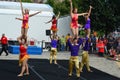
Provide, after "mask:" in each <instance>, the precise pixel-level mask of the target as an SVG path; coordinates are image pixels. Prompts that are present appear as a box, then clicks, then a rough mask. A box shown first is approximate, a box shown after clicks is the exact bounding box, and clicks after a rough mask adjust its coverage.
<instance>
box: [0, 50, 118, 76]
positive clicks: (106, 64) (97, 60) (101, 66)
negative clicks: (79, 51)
mask: <svg viewBox="0 0 120 80" xmlns="http://www.w3.org/2000/svg"><path fill="white" fill-rule="evenodd" d="M69 57H70V52H66V51H65V52H58V55H57V59H59V60H69ZM30 58H33V59H49V52H48V51H44V52H43V53H42V55H30ZM0 59H3V60H18V59H19V55H18V54H9V55H8V56H5V54H4V53H3V54H2V55H1V56H0ZM80 60H81V57H80ZM90 66H92V67H94V68H96V69H98V70H101V71H103V72H106V73H108V74H110V75H113V76H116V77H119V78H120V69H119V68H118V66H117V64H116V61H112V60H108V59H106V58H104V57H97V56H96V55H94V54H90ZM93 72H94V71H93ZM96 75H97V74H96Z"/></svg>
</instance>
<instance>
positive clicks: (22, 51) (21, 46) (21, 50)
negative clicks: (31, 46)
mask: <svg viewBox="0 0 120 80" xmlns="http://www.w3.org/2000/svg"><path fill="white" fill-rule="evenodd" d="M25 55H27V48H25V46H24V45H22V44H21V45H20V58H22V57H24V56H25Z"/></svg>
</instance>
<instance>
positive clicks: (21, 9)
mask: <svg viewBox="0 0 120 80" xmlns="http://www.w3.org/2000/svg"><path fill="white" fill-rule="evenodd" d="M20 7H21V12H22V16H24V10H23V5H22V0H20Z"/></svg>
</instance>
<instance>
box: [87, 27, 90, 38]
mask: <svg viewBox="0 0 120 80" xmlns="http://www.w3.org/2000/svg"><path fill="white" fill-rule="evenodd" d="M87 37H88V38H90V29H87Z"/></svg>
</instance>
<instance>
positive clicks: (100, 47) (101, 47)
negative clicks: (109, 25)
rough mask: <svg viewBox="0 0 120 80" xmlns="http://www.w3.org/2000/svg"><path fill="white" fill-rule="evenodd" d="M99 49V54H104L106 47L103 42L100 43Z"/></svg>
mask: <svg viewBox="0 0 120 80" xmlns="http://www.w3.org/2000/svg"><path fill="white" fill-rule="evenodd" d="M97 47H98V52H102V53H104V47H105V45H104V43H103V42H99V43H98V44H97Z"/></svg>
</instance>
